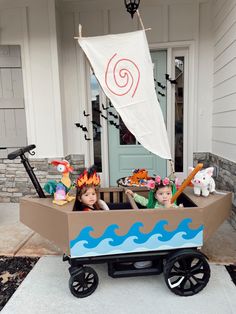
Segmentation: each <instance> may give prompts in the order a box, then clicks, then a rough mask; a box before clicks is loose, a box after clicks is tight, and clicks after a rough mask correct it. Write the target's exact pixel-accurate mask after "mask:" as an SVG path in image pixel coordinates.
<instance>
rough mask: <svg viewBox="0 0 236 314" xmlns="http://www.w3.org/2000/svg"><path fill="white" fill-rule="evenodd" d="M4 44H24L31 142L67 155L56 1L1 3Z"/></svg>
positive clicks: (42, 151) (0, 40) (40, 151)
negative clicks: (61, 94) (64, 147)
mask: <svg viewBox="0 0 236 314" xmlns="http://www.w3.org/2000/svg"><path fill="white" fill-rule="evenodd" d="M0 30H1V36H0V44H1V45H20V46H21V57H22V71H23V83H24V96H25V110H26V123H27V139H28V143H29V144H31V143H35V144H36V145H37V157H51V156H52V157H55V156H63V154H64V152H63V142H62V125H61V103H60V86H59V74H58V59H57V41H56V23H55V8H54V0H40V1H38V0H1V1H0Z"/></svg>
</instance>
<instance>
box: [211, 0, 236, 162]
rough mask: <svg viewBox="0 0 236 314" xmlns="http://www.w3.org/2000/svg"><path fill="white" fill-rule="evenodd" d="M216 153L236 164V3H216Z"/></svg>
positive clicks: (213, 121) (214, 98) (214, 135)
mask: <svg viewBox="0 0 236 314" xmlns="http://www.w3.org/2000/svg"><path fill="white" fill-rule="evenodd" d="M213 20H214V26H213V32H214V82H213V86H214V87H213V92H214V94H213V120H212V153H214V154H215V155H218V156H221V157H223V158H226V159H228V160H231V161H233V162H236V1H235V0H226V1H222V0H218V1H215V2H214V18H213Z"/></svg>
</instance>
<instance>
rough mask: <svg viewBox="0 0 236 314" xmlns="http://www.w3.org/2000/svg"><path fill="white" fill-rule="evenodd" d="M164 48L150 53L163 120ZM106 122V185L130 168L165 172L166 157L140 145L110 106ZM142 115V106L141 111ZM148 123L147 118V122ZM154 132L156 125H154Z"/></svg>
mask: <svg viewBox="0 0 236 314" xmlns="http://www.w3.org/2000/svg"><path fill="white" fill-rule="evenodd" d="M166 55H167V53H166V50H160V51H155V52H152V53H151V57H152V61H153V64H154V78H155V83H156V84H155V85H156V92H157V98H158V100H159V103H160V105H161V109H162V112H163V115H164V120H165V121H166V78H165V74H166ZM109 111H110V115H109V117H110V118H109V120H110V121H109V123H108V144H109V173H110V186H115V185H117V183H116V181H117V180H118V179H119V178H122V177H126V176H130V175H131V174H132V170H133V169H136V168H145V169H147V170H148V172H149V175H150V176H152V175H153V174H156V175H157V174H159V175H161V176H165V175H166V160H165V159H162V158H160V157H158V156H156V155H154V154H152V153H151V152H149V151H148V150H146V149H145V148H144V147H143V146H142V145H140V144H139V143H138V142H137V141H136V139H135V137H134V136H133V134H131V133H130V132H129V130H128V129H127V128H126V126H125V125H124V123H123V121H122V119H121V118H120V117H119V115H118V114H117V112H116V111H115V109H114V108H111V110H109ZM143 114H145V108H144V110H143ZM150 123H151V121H150ZM157 132H158V126H157Z"/></svg>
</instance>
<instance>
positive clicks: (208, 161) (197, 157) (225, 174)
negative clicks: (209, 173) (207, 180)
mask: <svg viewBox="0 0 236 314" xmlns="http://www.w3.org/2000/svg"><path fill="white" fill-rule="evenodd" d="M193 160H194V165H196V164H197V163H200V162H201V163H203V165H204V168H207V167H215V173H214V179H215V182H216V190H217V189H218V190H226V191H231V192H232V193H233V197H232V208H233V210H232V215H231V217H230V222H231V224H232V225H233V227H234V228H235V229H236V163H235V162H232V161H229V160H227V159H224V158H222V157H219V156H217V155H214V154H212V153H194V155H193Z"/></svg>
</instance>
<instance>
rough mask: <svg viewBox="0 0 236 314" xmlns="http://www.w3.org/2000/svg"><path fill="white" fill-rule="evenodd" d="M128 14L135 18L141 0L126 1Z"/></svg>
mask: <svg viewBox="0 0 236 314" xmlns="http://www.w3.org/2000/svg"><path fill="white" fill-rule="evenodd" d="M124 1H125V7H126V10H127V12H129V13H130V15H131V17H132V18H133V17H134V14H135V12H136V11H137V10H138V7H139V3H140V0H124Z"/></svg>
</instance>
